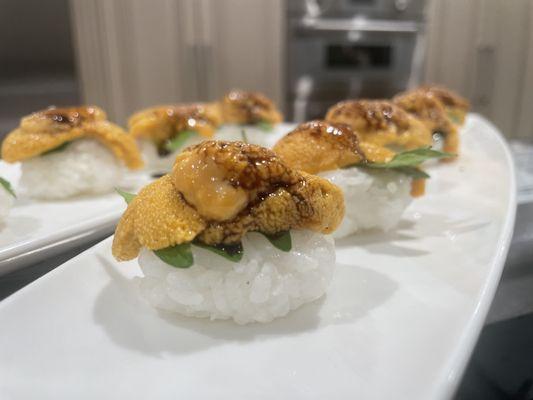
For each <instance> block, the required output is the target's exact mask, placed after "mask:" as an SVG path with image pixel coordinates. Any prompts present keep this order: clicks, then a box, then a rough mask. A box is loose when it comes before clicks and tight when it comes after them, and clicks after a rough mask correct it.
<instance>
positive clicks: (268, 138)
mask: <svg viewBox="0 0 533 400" xmlns="http://www.w3.org/2000/svg"><path fill="white" fill-rule="evenodd" d="M243 131H244V135H243V133H242V132H243ZM273 133H274V130H272V131H265V130H263V129H261V128H258V127H256V126H253V125H244V126H241V125H234V124H231V125H224V126H222V127H221V128H220V129H219V130H218V131H217V133H216V135H215V139H217V140H227V141H230V142H233V141H246V142H247V143H251V144H256V145H258V146H263V147H272V144H273V140H272V134H273Z"/></svg>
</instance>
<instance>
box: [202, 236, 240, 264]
mask: <svg viewBox="0 0 533 400" xmlns="http://www.w3.org/2000/svg"><path fill="white" fill-rule="evenodd" d="M193 244H194V245H195V246H197V247H201V248H202V249H206V250H209V251H212V252H213V253H215V254H218V255H219V256H222V257H224V258H225V259H226V260H229V261H232V262H239V261H241V260H242V256H243V254H244V250H243V248H242V243H241V242H239V243H236V244H231V245H227V244H217V245H209V244H205V243H202V242H199V241H194V242H193Z"/></svg>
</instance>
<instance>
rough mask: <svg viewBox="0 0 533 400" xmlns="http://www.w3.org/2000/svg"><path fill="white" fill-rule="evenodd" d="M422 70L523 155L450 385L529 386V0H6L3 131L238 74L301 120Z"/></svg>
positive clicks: (121, 110) (532, 390)
mask: <svg viewBox="0 0 533 400" xmlns="http://www.w3.org/2000/svg"><path fill="white" fill-rule="evenodd" d="M423 82H432V83H441V84H444V85H446V86H448V87H449V88H451V89H454V90H456V91H458V92H459V93H460V94H462V95H463V96H465V97H467V98H468V99H470V101H471V102H472V108H473V111H475V112H479V113H482V114H484V115H485V116H486V117H488V118H489V119H490V120H491V121H493V122H494V124H496V125H497V126H498V127H499V128H500V130H501V131H502V132H503V134H504V135H505V136H506V137H507V138H508V139H509V140H510V141H511V145H512V149H513V151H514V153H515V160H516V164H517V167H518V169H517V174H518V183H519V203H520V204H519V208H518V217H517V226H516V229H515V236H514V239H513V244H512V246H511V251H510V254H509V259H508V262H507V265H506V269H505V271H504V275H503V279H502V282H501V284H500V287H499V289H498V292H497V295H496V299H495V301H494V304H493V306H492V309H491V312H490V314H489V318H488V320H487V325H486V327H485V329H484V330H483V333H482V335H481V338H480V341H479V343H478V346H477V348H476V351H475V352H474V355H473V357H472V360H471V362H470V365H469V368H468V370H467V373H466V375H465V378H464V380H463V383H462V384H461V387H460V388H459V391H458V393H457V398H460V399H471V398H482V399H533V350H531V349H532V348H533V346H532V345H531V337H533V290H531V289H532V287H533V274H532V273H531V271H530V270H531V268H530V266H531V261H532V260H533V250H531V249H533V246H532V244H533V228H532V227H533V224H531V223H530V220H531V219H533V205H532V204H531V201H533V147H532V146H531V145H530V140H531V139H532V138H533V112H532V111H533V110H532V109H531V107H532V104H533V1H530V0H513V1H505V0H469V1H462V0H433V1H424V0H323V1H319V0H153V1H145V0H112V1H110V0H71V1H69V0H47V1H38V0H19V1H14V0H0V136H3V135H5V134H6V133H7V132H8V131H9V130H11V129H13V128H15V127H16V126H17V124H18V122H19V119H20V117H22V116H23V115H26V114H28V113H30V112H32V111H35V110H38V109H42V108H45V107H47V106H49V105H57V106H61V105H72V104H78V103H90V104H96V105H99V106H101V107H103V108H104V109H105V110H106V111H107V112H108V114H109V116H110V119H111V120H114V121H116V122H119V123H122V124H124V123H125V121H126V120H127V117H128V115H130V114H131V113H132V112H134V111H136V110H138V109H140V108H143V107H147V106H151V105H154V104H161V103H175V102H182V101H198V100H201V101H205V100H214V99H217V98H219V97H221V96H222V95H223V94H224V93H225V92H226V91H227V90H229V89H231V88H242V89H246V90H258V91H262V92H264V93H265V94H266V95H268V96H269V97H271V98H272V99H273V100H274V101H275V102H276V103H277V104H278V105H279V106H280V108H281V109H282V110H283V111H284V113H285V115H286V119H287V120H289V121H303V120H308V119H311V118H317V117H321V116H323V115H324V113H325V110H326V109H327V108H328V107H329V106H330V105H332V104H333V103H336V102H337V101H339V100H342V99H346V98H357V97H369V98H380V97H390V96H392V95H394V94H395V93H397V92H399V91H401V90H404V89H406V88H408V87H411V86H415V85H418V84H420V83H423ZM0 286H1V285H0ZM0 289H1V287H0ZM0 291H1V290H0Z"/></svg>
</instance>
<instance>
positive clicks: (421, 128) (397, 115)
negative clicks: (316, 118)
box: [325, 100, 433, 150]
mask: <svg viewBox="0 0 533 400" xmlns="http://www.w3.org/2000/svg"><path fill="white" fill-rule="evenodd" d="M325 119H326V121H328V122H332V123H341V124H346V125H348V126H350V127H351V128H352V129H353V130H354V131H356V132H357V134H358V135H359V137H360V138H361V141H363V142H366V143H373V144H375V145H377V146H387V147H389V148H392V149H394V150H412V149H417V148H420V147H424V146H431V145H432V143H433V137H432V134H431V131H430V130H429V129H428V128H427V127H426V126H425V125H424V124H423V123H422V122H421V121H419V120H418V119H417V118H415V117H414V116H412V115H411V114H409V113H407V112H406V111H404V110H403V109H401V108H400V107H398V106H397V105H395V104H393V103H392V102H390V101H387V100H346V101H342V102H340V103H337V104H335V105H334V106H332V107H331V108H330V109H329V110H328V112H327V113H326V118H325Z"/></svg>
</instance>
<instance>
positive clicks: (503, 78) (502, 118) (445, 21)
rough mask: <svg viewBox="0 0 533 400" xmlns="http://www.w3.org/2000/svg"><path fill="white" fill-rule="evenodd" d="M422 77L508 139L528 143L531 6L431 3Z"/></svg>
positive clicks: (500, 0) (532, 113)
mask: <svg viewBox="0 0 533 400" xmlns="http://www.w3.org/2000/svg"><path fill="white" fill-rule="evenodd" d="M428 34H429V40H428V49H427V69H426V79H427V80H428V81H430V82H440V83H443V84H445V85H447V86H449V87H451V88H454V89H456V90H458V91H459V92H460V93H462V94H464V95H465V96H466V97H468V98H469V99H470V100H471V101H472V105H473V108H474V110H476V111H478V112H480V113H482V114H484V115H486V116H487V117H488V118H489V119H490V120H491V121H493V122H494V123H495V124H496V125H497V126H498V127H499V128H500V129H501V130H502V132H504V133H505V135H506V136H508V137H513V138H531V139H533V109H532V108H533V2H532V1H530V0H512V1H504V0H469V1H463V0H434V1H433V2H432V3H431V4H430V9H429V32H428Z"/></svg>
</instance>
